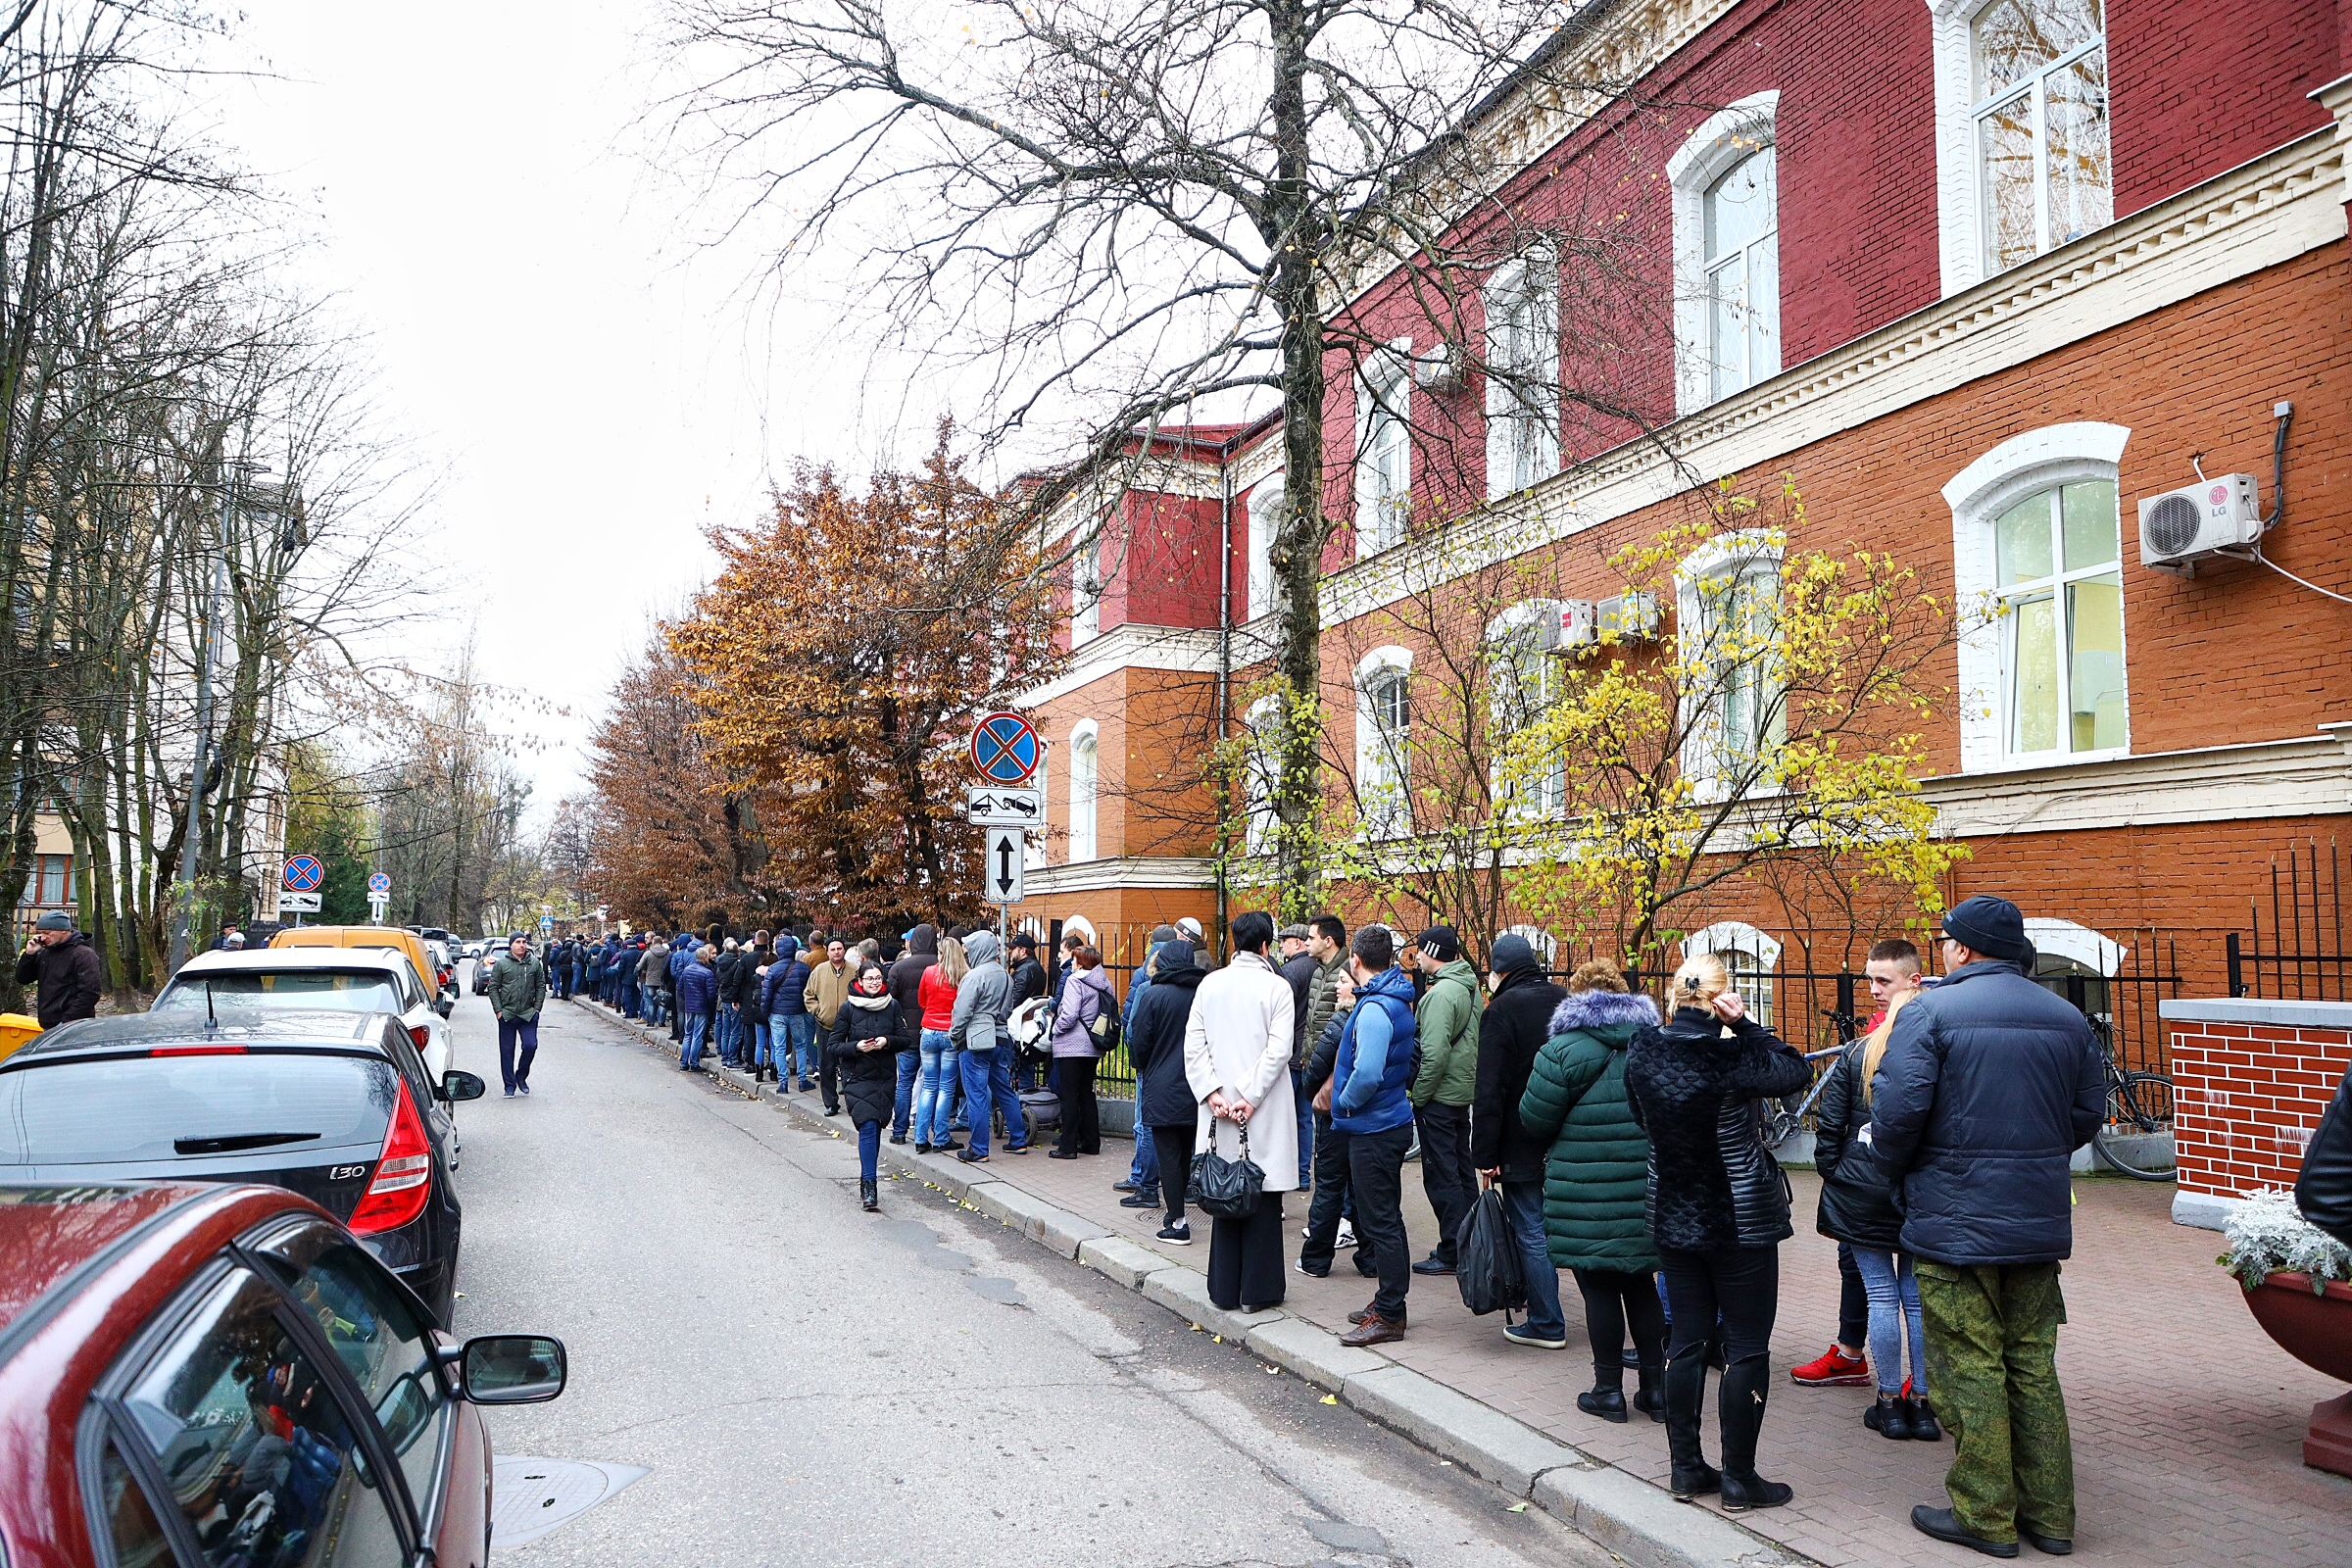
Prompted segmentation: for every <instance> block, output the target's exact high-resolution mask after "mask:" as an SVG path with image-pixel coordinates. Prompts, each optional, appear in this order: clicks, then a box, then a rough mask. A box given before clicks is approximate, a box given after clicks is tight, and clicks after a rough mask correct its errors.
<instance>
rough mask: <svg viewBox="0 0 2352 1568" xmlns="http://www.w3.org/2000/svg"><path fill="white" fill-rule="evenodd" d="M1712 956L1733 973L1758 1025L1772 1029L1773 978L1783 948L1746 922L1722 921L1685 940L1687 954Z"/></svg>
mask: <svg viewBox="0 0 2352 1568" xmlns="http://www.w3.org/2000/svg"><path fill="white" fill-rule="evenodd" d="M1702 953H1712V954H1714V955H1715V956H1717V957H1719V958H1721V959H1722V960H1723V966H1724V967H1725V968H1727V969H1729V970H1730V971H1731V972H1732V989H1733V990H1735V991H1737V992H1739V993H1740V1001H1741V1002H1742V1003H1745V1004H1746V1005H1747V1010H1748V1012H1749V1013H1750V1014H1751V1015H1752V1016H1753V1017H1754V1018H1755V1020H1756V1022H1758V1023H1760V1024H1762V1025H1764V1027H1765V1028H1767V1029H1769V1028H1771V1027H1772V1001H1773V997H1772V992H1773V975H1774V974H1775V973H1776V972H1777V971H1778V970H1779V969H1780V967H1781V945H1780V944H1779V943H1778V942H1776V941H1774V940H1773V939H1772V938H1771V937H1769V936H1766V935H1765V934H1764V933H1763V932H1762V931H1760V930H1758V929H1757V928H1756V927H1754V926H1752V925H1749V924H1748V923H1747V922H1746V921H1744V920H1718V921H1716V922H1715V923H1714V924H1713V925H1711V926H1708V927H1707V928H1706V929H1705V930H1703V931H1693V932H1691V934H1690V935H1689V936H1687V937H1685V938H1683V955H1684V956H1686V957H1695V956H1698V955H1699V954H1702Z"/></svg>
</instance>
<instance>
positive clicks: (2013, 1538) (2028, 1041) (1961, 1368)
mask: <svg viewBox="0 0 2352 1568" xmlns="http://www.w3.org/2000/svg"><path fill="white" fill-rule="evenodd" d="M1943 931H1944V940H1943V964H1944V977H1943V980H1942V982H1941V983H1940V984H1939V985H1936V986H1935V987H1934V988H1933V989H1931V990H1929V991H1928V992H1927V993H1926V994H1925V995H1923V996H1921V997H1919V998H1917V999H1916V1000H1914V1001H1913V1002H1912V1003H1911V1005H1909V1006H1907V1007H1905V1008H1904V1009H1903V1010H1902V1011H1901V1012H1900V1013H1898V1014H1897V1015H1896V1017H1895V1022H1894V1032H1893V1034H1892V1036H1891V1037H1890V1038H1889V1039H1888V1041H1887V1054H1886V1057H1885V1059H1884V1060H1883V1061H1882V1062H1881V1063H1880V1066H1879V1071H1878V1075H1877V1077H1876V1078H1875V1079H1874V1080H1873V1082H1872V1089H1871V1122H1870V1126H1869V1128H1868V1129H1867V1137H1868V1139H1869V1142H1870V1145H1871V1147H1872V1150H1873V1152H1874V1154H1875V1157H1876V1158H1877V1159H1878V1161H1879V1162H1880V1163H1881V1165H1882V1167H1883V1168H1884V1169H1885V1171H1886V1172H1887V1175H1888V1176H1890V1177H1891V1178H1893V1179H1895V1180H1898V1181H1899V1182H1900V1183H1901V1186H1902V1195H1903V1213H1904V1218H1903V1231H1902V1240H1903V1250H1904V1251H1905V1252H1907V1253H1909V1254H1910V1255H1911V1258H1912V1260H1913V1269H1914V1272H1915V1273H1916V1274H1917V1276H1918V1279H1919V1298H1920V1304H1921V1306H1922V1307H1923V1308H1924V1309H1925V1313H1926V1317H1927V1330H1928V1354H1929V1357H1930V1360H1931V1364H1933V1365H1934V1366H1935V1368H1936V1393H1935V1400H1936V1415H1937V1416H1939V1417H1941V1418H1942V1420H1943V1424H1944V1425H1945V1426H1946V1427H1947V1428H1949V1429H1950V1431H1951V1434H1952V1438H1953V1440H1954V1446H1955V1448H1956V1449H1957V1452H1955V1453H1954V1455H1953V1457H1952V1466H1951V1469H1950V1471H1949V1472H1948V1473H1947V1474H1946V1475H1945V1476H1944V1490H1945V1491H1946V1492H1948V1493H1949V1494H1950V1495H1951V1506H1950V1507H1949V1508H1936V1507H1931V1506H1929V1505H1928V1504H1926V1503H1921V1504H1920V1505H1919V1506H1918V1507H1916V1508H1914V1509H1912V1510H1911V1522H1912V1524H1913V1525H1914V1526H1916V1527H1917V1528H1918V1529H1919V1530H1920V1531H1922V1532H1923V1533H1924V1534H1927V1535H1930V1536H1934V1537H1935V1538H1936V1539H1937V1540H1938V1541H1948V1542H1952V1543H1954V1544H1959V1545H1964V1546H1968V1547H1971V1548H1973V1549H1975V1550H1978V1551H1982V1552H1985V1554H1986V1555H1988V1556H1996V1557H2014V1556H2016V1555H2017V1542H2018V1538H2019V1537H2020V1536H2023V1537H2024V1538H2025V1539H2026V1541H2027V1542H2029V1543H2030V1544H2033V1545H2034V1547H2036V1548H2037V1549H2039V1550H2041V1551H2043V1552H2049V1553H2062V1552H2066V1551H2071V1550H2073V1549H2074V1534H2075V1461H2074V1446H2073V1442H2072V1439H2071V1437H2070V1435H2069V1433H2068V1431H2067V1424H2066V1397H2065V1395H2064V1394H2063V1393H2062V1392H2061V1391H2060V1389H2059V1387H2058V1371H2057V1366H2056V1356H2057V1350H2058V1325H2059V1324H2060V1323H2062V1322H2064V1321H2065V1319H2066V1303H2065V1300H2064V1299H2063V1298H2062V1297H2061V1296H2060V1294H2059V1290H2058V1265H2059V1263H2060V1261H2061V1260H2062V1259H2064V1258H2066V1257H2067V1256H2069V1255H2070V1254H2071V1253H2072V1252H2073V1251H2074V1183H2073V1176H2072V1174H2071V1171H2070V1162H2071V1160H2072V1157H2073V1155H2074V1152H2075V1151H2076V1150H2078V1149H2080V1148H2082V1146H2083V1145H2084V1144H2086V1143H2088V1142H2089V1141H2090V1135H2091V1133H2092V1132H2093V1131H2095V1130H2096V1129H2097V1127H2098V1125H2099V1120H2100V1118H2101V1117H2102V1116H2103V1115H2104V1114H2105V1113H2106V1101H2107V1078H2106V1068H2105V1065H2104V1063H2103V1062H2102V1061H2101V1060H2100V1056H2099V1046H2098V1039H2097V1037H2096V1036H2094V1035H2093V1034H2092V1033H2091V1030H2090V1025H2089V1023H2088V1021H2087V1020H2085V1019H2084V1018H2083V1016H2082V1013H2080V1012H2078V1011H2076V1010H2075V1008H2074V1007H2073V1006H2072V1005H2069V1004H2068V1003H2066V1002H2065V1001H2063V1000H2062V999H2060V998H2059V997H2057V996H2056V995H2054V994H2053V993H2051V992H2050V991H2048V990H2046V989H2044V988H2043V987H2041V986H2038V985H2036V984H2034V981H2033V980H2032V979H2031V978H2030V976H2031V975H2032V973H2033V970H2034V948H2033V945H2032V944H2031V943H2029V942H2028V941H2027V940H2026V925H2025V918H2024V916H2023V915H2021V914H2020V913H2019V912H2018V907H2017V906H2016V905H2014V904H2012V903H2010V902H2009V901H2008V900H2007V899H1996V898H1988V897H1984V896H1979V897H1977V898H1973V899H1969V900H1967V901H1965V902H1963V903H1961V904H1959V905H1956V906H1954V907H1953V908H1952V909H1951V911H1950V912H1949V913H1947V914H1945V915H1944V917H1943Z"/></svg>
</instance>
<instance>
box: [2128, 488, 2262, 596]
mask: <svg viewBox="0 0 2352 1568" xmlns="http://www.w3.org/2000/svg"><path fill="white" fill-rule="evenodd" d="M2261 537H2262V497H2261V493H2260V487H2259V486H2258V485H2257V484H2256V482H2255V479H2254V476H2253V475H2252V474H2250V473H2225V474H2220V475H2218V476H2216V477H2214V478H2212V479H2200V480H2198V481H2197V482H2196V483H2195V484H2192V485H2183V486H2182V487H2181V488H2180V489H2178V490H2168V491H2166V492H2165V493H2164V494H2163V495H2160V496H2145V497H2142V498H2141V500H2140V503H2139V564H2141V565H2143V566H2148V567H2151V568H2153V569H2154V570H2157V571H2171V572H2178V573H2180V575H2181V576H2183V577H2187V576H2193V575H2195V572H2196V564H2197V562H2198V561H2200V560H2202V559H2204V558H2206V557H2209V556H2217V555H2222V554H2225V553H2228V552H2233V551H2239V550H2243V549H2245V548H2246V547H2247V546H2249V545H2251V544H2253V543H2255V542H2256V541H2257V540H2259V539H2260V538H2261Z"/></svg>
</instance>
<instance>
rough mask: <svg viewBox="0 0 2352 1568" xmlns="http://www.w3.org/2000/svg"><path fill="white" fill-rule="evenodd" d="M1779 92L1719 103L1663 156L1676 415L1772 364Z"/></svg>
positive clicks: (1776, 336)
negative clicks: (1670, 215)
mask: <svg viewBox="0 0 2352 1568" xmlns="http://www.w3.org/2000/svg"><path fill="white" fill-rule="evenodd" d="M1780 99H1781V95H1780V94H1779V93H1778V92H1760V93H1756V94H1754V95H1753V96H1751V97H1747V98H1742V99H1740V101H1739V102H1737V103H1733V104H1728V105H1726V106H1725V107H1724V108H1722V109H1720V110H1718V111H1717V112H1716V113H1714V114H1712V115H1710V116H1708V117H1707V119H1706V121H1705V122H1704V123H1702V124H1700V125H1699V127H1698V128H1697V129H1696V130H1694V131H1692V132H1691V139H1690V140H1688V141H1686V142H1684V143H1683V145H1682V146H1681V147H1680V148H1678V149H1676V151H1675V153H1674V155H1673V156H1672V157H1671V158H1669V159H1667V160H1666V177H1667V179H1668V181H1669V182H1670V183H1671V184H1672V186H1673V188H1674V276H1675V286H1674V292H1675V301H1674V336H1675V359H1676V374H1675V403H1676V406H1677V408H1678V409H1679V410H1680V411H1681V412H1683V413H1685V414H1689V413H1691V412H1693V411H1695V410H1698V409H1702V408H1705V407H1706V406H1707V405H1708V404H1710V403H1713V402H1715V401H1716V400H1717V399H1719V398H1727V397H1730V396H1731V395H1732V394H1733V393H1735V392H1740V391H1744V390H1745V389H1746V388H1748V387H1751V386H1753V385H1755V384H1756V383H1757V382H1759V381H1762V380H1766V379H1768V378H1769V377H1771V376H1773V375H1776V374H1778V373H1779V372H1780V368H1781V280H1780V272H1781V264H1780V160H1779V153H1778V151H1777V148H1776V144H1775V136H1776V132H1775V129H1774V122H1775V117H1776V116H1777V115H1778V113H1779V109H1780Z"/></svg>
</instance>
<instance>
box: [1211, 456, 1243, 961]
mask: <svg viewBox="0 0 2352 1568" xmlns="http://www.w3.org/2000/svg"><path fill="white" fill-rule="evenodd" d="M1240 440H1241V432H1240V431H1239V430H1237V431H1235V432H1234V433H1233V434H1232V435H1230V436H1227V437H1226V438H1225V440H1224V442H1223V443H1222V444H1221V445H1220V446H1219V447H1218V449H1217V533H1218V545H1217V745H1218V746H1219V747H1220V748H1222V747H1223V746H1224V744H1225V742H1226V739H1227V736H1228V733H1229V732H1230V730H1231V728H1232V718H1233V454H1234V448H1235V444H1236V443H1237V442H1239V441H1240ZM1221 804H1222V805H1223V807H1224V809H1222V810H1220V811H1219V812H1218V820H1217V936H1216V941H1217V947H1218V950H1219V951H1220V952H1222V951H1223V948H1224V945H1225V930H1226V925H1227V923H1228V915H1229V913H1230V906H1231V902H1232V892H1231V888H1230V886H1229V884H1228V880H1227V876H1226V867H1227V862H1228V861H1229V860H1230V859H1231V858H1232V849H1233V838H1232V832H1231V823H1232V820H1233V810H1232V807H1233V803H1232V801H1231V800H1230V799H1228V800H1226V801H1224V802H1222V803H1221Z"/></svg>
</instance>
